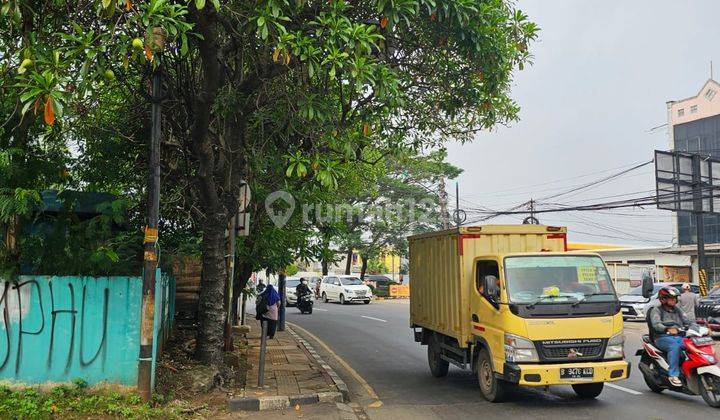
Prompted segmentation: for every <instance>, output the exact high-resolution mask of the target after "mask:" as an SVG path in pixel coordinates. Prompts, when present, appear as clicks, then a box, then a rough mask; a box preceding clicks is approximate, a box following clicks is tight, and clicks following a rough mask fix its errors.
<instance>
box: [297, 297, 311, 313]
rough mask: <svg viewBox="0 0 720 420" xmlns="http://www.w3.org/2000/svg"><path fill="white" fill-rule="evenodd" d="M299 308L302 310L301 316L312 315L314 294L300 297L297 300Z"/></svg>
mask: <svg viewBox="0 0 720 420" xmlns="http://www.w3.org/2000/svg"><path fill="white" fill-rule="evenodd" d="M297 308H298V309H300V313H301V314H305V313H308V314H311V313H312V310H313V298H312V293H305V294H304V295H302V296H299V297H298V299H297Z"/></svg>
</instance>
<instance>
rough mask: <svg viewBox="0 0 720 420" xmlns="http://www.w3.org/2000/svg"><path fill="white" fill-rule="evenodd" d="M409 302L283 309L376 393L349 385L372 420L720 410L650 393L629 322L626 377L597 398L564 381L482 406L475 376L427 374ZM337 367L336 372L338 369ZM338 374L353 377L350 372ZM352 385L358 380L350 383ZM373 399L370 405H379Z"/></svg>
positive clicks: (637, 328)
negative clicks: (308, 312) (588, 397)
mask: <svg viewBox="0 0 720 420" xmlns="http://www.w3.org/2000/svg"><path fill="white" fill-rule="evenodd" d="M408 318H409V303H408V301H407V300H388V301H374V302H372V303H371V304H370V305H363V304H353V305H345V306H343V305H339V304H336V303H327V304H325V303H322V302H316V306H315V311H314V312H313V314H312V315H300V314H299V311H298V310H297V309H295V308H288V309H287V320H288V321H289V322H291V323H295V324H297V325H299V326H301V327H302V328H304V329H306V330H307V331H309V332H310V333H311V334H313V335H315V336H316V337H318V338H319V339H320V340H322V341H323V342H324V343H325V344H327V346H328V347H329V348H330V349H332V351H333V352H334V353H335V354H337V355H338V356H340V357H341V358H342V359H343V360H344V361H346V362H347V364H349V365H350V366H351V367H352V368H353V369H354V370H355V371H356V372H357V373H358V374H359V375H360V376H361V377H362V378H363V379H364V380H365V381H367V383H368V384H369V385H370V386H371V387H372V388H373V390H374V391H375V392H376V393H377V396H378V397H379V399H380V400H381V401H382V405H381V406H380V407H372V406H371V407H368V405H370V403H371V402H372V401H374V399H372V398H370V397H369V396H368V393H367V392H364V391H363V388H362V387H361V386H355V387H353V386H351V391H353V393H354V394H356V395H354V399H356V400H357V401H360V402H361V404H362V405H364V406H365V407H366V408H365V412H366V414H367V415H368V417H369V418H371V419H392V420H400V419H413V420H416V419H459V418H477V417H478V416H479V415H480V413H484V414H483V415H489V416H491V418H499V417H501V416H512V417H513V419H517V418H547V419H558V418H562V419H566V418H567V419H597V418H601V419H615V420H618V419H682V420H689V419H712V418H718V416H720V410H717V409H712V408H710V407H708V406H707V405H705V403H704V402H703V401H702V399H701V398H700V397H691V396H686V395H681V394H677V393H671V392H667V391H666V392H664V393H663V394H660V395H658V394H653V393H652V392H650V391H649V390H648V389H647V387H646V386H645V384H644V382H643V379H642V376H641V375H640V373H639V372H638V370H637V357H635V356H634V354H635V351H636V350H637V349H638V348H639V347H640V345H641V344H640V343H641V336H642V334H643V331H644V330H645V324H644V323H627V324H626V329H625V336H626V348H625V351H626V355H628V359H629V360H630V361H632V362H633V370H632V375H631V377H630V378H629V379H628V380H625V381H621V382H614V383H613V384H612V386H611V387H610V386H606V387H605V390H604V391H603V393H602V395H601V396H600V397H599V398H598V399H597V400H590V401H587V400H580V399H578V398H576V397H575V394H574V393H573V391H572V389H571V388H570V387H566V386H557V387H551V388H550V389H549V390H547V391H546V390H544V389H529V388H528V389H522V390H521V391H519V392H517V393H516V394H515V395H513V397H511V398H510V399H509V401H507V402H505V403H500V404H493V403H488V402H486V401H485V400H483V399H482V397H481V396H480V391H479V390H478V388H477V384H476V380H475V378H474V376H473V375H472V374H471V373H469V372H467V371H463V370H461V369H457V368H455V367H453V366H451V369H450V373H449V374H448V376H447V377H446V378H441V379H437V378H434V377H432V376H431V375H430V373H429V371H428V367H427V359H426V347H424V346H420V345H419V344H418V343H415V342H414V341H413V337H412V330H410V328H409V327H408V325H409V321H408ZM341 371H342V369H341ZM341 375H343V376H346V377H345V378H344V379H346V381H348V383H352V382H353V378H352V377H351V376H352V375H350V374H349V373H347V371H346V373H345V374H343V373H341ZM356 385H357V384H356ZM378 405H380V404H378V403H376V404H373V406H378Z"/></svg>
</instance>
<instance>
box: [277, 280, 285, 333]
mask: <svg viewBox="0 0 720 420" xmlns="http://www.w3.org/2000/svg"><path fill="white" fill-rule="evenodd" d="M278 289H279V290H280V310H279V311H278V325H277V330H278V331H285V301H286V300H287V299H286V296H287V294H286V292H287V290H286V289H287V283H286V282H285V270H283V271H281V272H280V274H279V275H278Z"/></svg>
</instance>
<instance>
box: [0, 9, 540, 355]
mask: <svg viewBox="0 0 720 420" xmlns="http://www.w3.org/2000/svg"><path fill="white" fill-rule="evenodd" d="M6 4H9V5H10V6H3V7H2V12H3V13H4V14H5V15H6V16H7V15H8V14H12V15H13V20H12V23H7V22H10V20H7V19H6V21H5V22H3V23H2V25H6V26H3V27H2V30H3V32H8V33H10V35H12V37H10V38H7V39H8V41H6V38H5V37H4V38H3V42H4V44H3V48H5V50H6V51H8V53H7V55H6V56H5V57H9V58H6V59H5V61H6V65H5V67H3V68H4V71H5V74H7V72H8V69H10V68H11V69H15V70H14V71H15V72H16V73H17V74H19V75H20V76H19V78H20V80H18V81H13V82H12V83H8V84H4V86H10V85H11V84H15V83H16V82H18V83H19V84H20V86H21V89H20V90H19V92H18V90H17V89H15V90H13V92H15V93H17V95H16V96H15V98H17V100H16V101H15V102H16V104H17V105H16V106H15V107H14V108H13V109H14V110H15V112H13V113H12V115H14V117H13V118H15V119H16V121H15V122H14V123H13V126H17V127H18V128H17V129H15V130H16V133H17V134H13V135H12V136H10V137H8V138H9V139H10V143H12V144H11V145H10V146H12V147H18V146H19V147H20V148H21V150H22V155H23V156H27V144H28V141H27V139H28V138H30V137H31V136H29V135H28V133H29V131H28V130H29V129H28V128H27V127H25V126H26V125H27V126H28V127H29V126H30V125H32V126H33V127H35V128H36V129H40V130H41V131H42V130H51V131H53V132H56V131H60V126H64V125H67V123H68V122H70V121H71V119H72V118H73V116H74V115H75V114H77V112H76V111H77V106H78V105H83V106H84V107H86V108H89V107H94V106H97V103H94V102H93V100H94V99H95V98H96V97H97V92H98V90H99V89H103V88H104V87H105V86H108V85H111V84H114V83H119V84H121V85H122V86H125V87H126V88H127V89H128V90H129V91H130V90H132V91H134V92H137V91H140V90H142V89H138V87H139V86H142V87H143V89H146V88H147V85H146V82H147V80H148V76H149V71H147V70H144V71H143V70H142V69H143V67H145V68H146V66H147V64H146V63H147V61H148V60H152V61H151V62H152V63H153V67H155V68H160V69H161V70H160V71H162V72H163V76H164V80H165V92H166V98H165V99H166V101H165V109H166V112H165V115H166V124H165V127H164V128H165V138H164V139H163V150H164V154H163V173H164V174H167V179H166V181H167V183H168V184H170V185H167V186H166V187H164V190H163V191H169V192H171V196H172V197H173V199H175V200H176V201H175V202H174V203H172V205H171V206H170V208H171V209H172V211H173V212H175V214H178V215H179V214H183V213H184V214H189V215H190V216H191V219H192V220H191V221H188V222H183V221H181V220H176V221H174V222H173V223H175V226H176V227H177V226H183V223H185V224H186V225H187V226H191V227H195V228H197V229H198V230H199V232H198V233H200V234H201V238H202V242H201V250H202V257H203V285H202V290H201V296H200V306H199V328H198V337H197V348H196V356H197V358H198V359H200V360H202V361H204V362H207V363H211V364H220V362H221V360H222V354H221V350H222V344H223V327H222V326H223V320H224V316H225V311H224V309H223V307H222V302H223V301H224V299H223V296H224V290H225V288H224V285H225V281H226V274H227V273H226V268H225V258H224V256H225V230H226V228H227V226H228V221H229V220H230V218H232V217H233V216H234V215H235V214H236V213H237V212H238V208H237V207H238V205H237V203H238V196H239V186H240V180H241V179H258V180H262V179H263V175H264V174H263V173H262V172H256V170H257V171H262V170H264V167H263V166H260V167H259V168H257V167H254V165H253V161H254V160H256V159H263V160H264V159H268V160H275V161H279V162H281V163H282V164H284V165H286V167H287V171H286V175H287V176H288V177H290V178H294V179H298V180H301V181H302V180H304V181H305V182H306V183H309V184H312V185H314V186H316V187H317V188H322V189H325V190H334V189H337V188H338V187H339V185H340V184H341V181H342V179H343V177H345V176H346V174H348V173H351V172H352V167H353V165H356V164H357V163H358V162H361V163H368V164H372V163H377V162H380V161H381V160H382V157H383V156H389V155H392V154H394V153H395V152H397V151H403V150H415V151H419V150H421V149H423V148H424V147H428V146H435V145H438V144H440V143H442V142H443V141H446V140H451V139H454V140H460V141H467V140H470V139H471V138H472V136H473V134H474V133H475V132H476V131H478V130H482V129H488V128H490V127H492V126H493V125H494V124H497V123H505V122H507V121H511V120H513V119H515V118H516V116H517V106H516V105H515V104H514V103H513V102H512V100H511V99H510V98H509V89H510V80H511V75H512V72H513V70H514V69H516V68H518V67H519V68H522V66H523V65H524V64H525V63H526V62H527V61H528V60H529V58H530V56H529V53H528V51H527V45H528V43H529V42H530V41H531V40H532V39H534V38H535V36H536V33H537V28H536V27H535V25H534V24H533V23H531V22H528V21H527V18H526V16H525V15H523V14H522V13H521V12H519V11H517V10H515V9H514V8H513V7H512V6H510V5H509V4H508V3H507V2H505V1H502V0H485V1H481V0H470V1H466V0H445V1H442V2H435V1H432V0H407V1H403V2H388V1H386V0H377V1H376V0H372V1H362V2H358V3H352V4H350V3H348V2H346V1H344V0H333V1H330V2H325V1H323V2H319V1H317V2H316V1H299V2H287V1H280V0H259V1H258V2H254V3H252V2H251V3H248V2H239V1H236V0H227V1H222V0H213V1H212V2H210V3H208V4H207V5H206V4H205V1H201V0H195V1H194V2H191V3H189V4H187V3H185V2H184V1H181V2H173V1H167V0H150V1H148V2H139V3H137V4H133V3H132V2H131V1H128V0H123V1H115V0H112V1H110V0H100V1H88V2H87V3H85V4H82V5H78V6H77V7H75V8H73V9H70V10H68V9H67V8H66V7H65V5H64V4H62V3H38V2H36V1H35V0H17V1H13V2H8V3H6ZM162 34H166V35H167V38H168V39H167V42H165V46H164V49H163V48H160V46H161V44H162V42H159V41H158V38H162V36H160V37H158V35H162ZM135 38H145V40H144V41H143V40H142V39H139V41H140V42H136V41H135ZM136 45H137V46H139V47H141V48H139V49H137V50H134V49H133V48H134V47H135V46H136ZM57 51H59V54H58V53H57ZM26 60H29V62H28V61H26ZM143 60H145V61H143ZM126 63H127V65H126ZM140 63H142V64H140ZM160 64H162V65H161V66H160ZM126 67H127V69H126ZM13 86H14V85H13ZM135 94H136V93H129V92H128V93H126V94H125V95H124V97H127V98H131V97H133V95H135ZM35 110H37V111H38V113H39V114H42V117H43V118H42V119H43V120H44V123H45V124H46V127H43V126H42V124H38V123H37V122H35V121H36V120H35V119H33V120H32V121H33V122H34V124H30V123H29V121H30V119H23V117H22V116H27V115H29V114H30V113H34V112H35ZM41 110H42V112H40V111H41ZM65 111H67V112H65ZM48 127H49V128H48ZM18 130H19V131H18ZM368 151H372V152H375V151H376V152H377V153H378V154H379V156H372V155H373V153H369V152H368ZM23 159H25V157H23ZM165 205H168V203H167V202H166V203H165ZM256 220H258V219H256ZM178 230H179V229H178ZM326 230H327V229H326ZM270 232H272V231H270ZM272 233H274V234H281V232H272ZM162 235H163V232H161V238H163V236H162ZM328 235H329V234H328V233H327V232H322V235H321V237H322V238H327V237H328ZM161 240H162V239H161ZM259 240H262V238H254V239H253V241H256V242H257V241H259ZM321 242H322V243H321V248H322V250H323V252H326V251H328V250H329V249H330V248H329V246H327V244H328V243H329V242H327V241H324V240H323V241H321ZM262 248H263V249H267V248H265V247H262ZM283 258H284V257H283ZM283 266H284V265H283Z"/></svg>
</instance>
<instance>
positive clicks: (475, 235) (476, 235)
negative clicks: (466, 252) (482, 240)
mask: <svg viewBox="0 0 720 420" xmlns="http://www.w3.org/2000/svg"><path fill="white" fill-rule="evenodd" d="M479 237H480V234H479V233H465V234H462V235H460V238H458V254H460V255H462V254H463V241H464V240H465V239H477V238H479Z"/></svg>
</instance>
